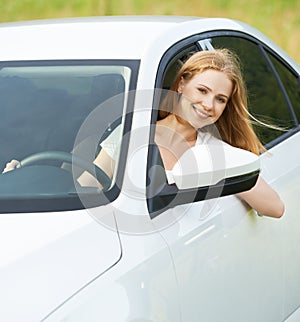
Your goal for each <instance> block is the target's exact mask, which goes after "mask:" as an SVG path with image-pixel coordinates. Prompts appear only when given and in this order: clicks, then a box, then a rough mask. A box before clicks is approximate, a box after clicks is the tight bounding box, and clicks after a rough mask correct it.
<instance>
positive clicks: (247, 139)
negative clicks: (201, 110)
mask: <svg viewBox="0 0 300 322" xmlns="http://www.w3.org/2000/svg"><path fill="white" fill-rule="evenodd" d="M208 69H213V70H216V71H220V72H223V73H225V74H226V75H227V77H228V78H229V79H230V80H231V81H232V85H233V89H232V94H231V97H230V99H229V100H228V102H227V105H226V107H225V109H224V111H223V113H222V115H221V116H220V118H219V119H218V120H217V121H216V122H215V126H216V127H217V130H218V131H219V135H220V136H221V139H222V140H223V141H225V142H227V143H229V144H231V145H233V146H235V147H238V148H242V149H244V150H248V151H251V152H253V153H255V154H259V153H261V152H263V151H265V148H264V146H263V144H262V143H261V142H260V140H259V139H258V137H257V136H256V134H255V132H254V130H253V127H252V122H251V115H250V113H249V111H248V102H247V101H248V100H247V90H246V86H245V82H244V79H243V77H242V72H241V68H240V63H239V59H238V57H237V56H236V55H235V54H234V53H233V52H231V51H230V50H228V49H217V50H215V51H200V52H197V53H195V54H193V55H192V56H191V57H190V58H189V59H188V60H187V61H186V62H185V63H184V64H183V65H182V67H181V68H180V70H179V72H178V73H177V75H176V78H175V80H174V82H173V84H172V86H171V88H170V91H171V92H170V94H169V95H167V96H166V98H165V100H164V101H163V102H162V105H161V106H160V117H162V118H164V117H166V116H167V115H168V114H170V113H173V108H174V107H175V106H176V104H178V95H179V94H178V95H177V93H175V92H177V90H178V87H179V83H180V80H181V79H183V80H184V81H189V80H191V79H192V78H193V77H194V76H195V75H196V74H198V73H202V72H204V71H206V70H208ZM172 93H173V95H172ZM174 93H175V95H174Z"/></svg>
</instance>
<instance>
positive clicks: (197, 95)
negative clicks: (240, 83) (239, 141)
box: [175, 69, 233, 129]
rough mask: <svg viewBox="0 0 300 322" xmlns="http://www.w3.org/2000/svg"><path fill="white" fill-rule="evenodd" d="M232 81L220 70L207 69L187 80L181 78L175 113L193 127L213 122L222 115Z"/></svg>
mask: <svg viewBox="0 0 300 322" xmlns="http://www.w3.org/2000/svg"><path fill="white" fill-rule="evenodd" d="M232 87H233V85H232V81H231V80H230V79H229V78H228V76H227V75H226V74H225V73H223V72H220V71H216V70H213V69H208V70H206V71H204V72H202V73H199V74H196V75H195V76H194V77H193V78H192V79H190V80H189V81H185V80H183V79H181V81H180V83H179V86H178V92H179V93H181V94H182V97H181V100H180V104H179V105H178V107H177V109H176V110H175V113H176V114H178V115H179V116H180V117H181V118H182V119H183V120H185V121H187V122H188V123H189V124H191V125H192V126H193V127H194V128H196V129H199V128H201V127H204V126H206V125H209V124H213V123H215V122H216V121H217V120H218V119H219V117H220V116H221V115H222V113H223V111H224V109H225V107H226V105H227V102H228V100H229V99H230V96H231V93H232Z"/></svg>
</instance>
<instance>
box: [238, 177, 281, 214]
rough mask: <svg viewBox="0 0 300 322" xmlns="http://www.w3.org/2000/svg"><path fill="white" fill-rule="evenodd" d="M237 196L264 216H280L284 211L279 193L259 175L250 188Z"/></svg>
mask: <svg viewBox="0 0 300 322" xmlns="http://www.w3.org/2000/svg"><path fill="white" fill-rule="evenodd" d="M238 196H239V197H240V198H241V199H243V200H245V201H246V202H247V203H248V204H249V205H250V206H251V207H252V208H253V209H255V210H256V211H257V212H258V213H260V214H262V215H264V216H269V217H275V218H280V217H281V216H282V215H283V213H284V203H283V202H282V200H281V199H280V197H279V195H278V194H277V192H276V191H275V190H273V189H272V188H271V187H270V186H269V185H268V184H267V183H266V182H265V180H264V179H263V178H261V177H260V176H259V177H258V180H257V182H256V184H255V186H254V187H253V188H252V189H250V190H249V191H245V192H241V193H239V194H238Z"/></svg>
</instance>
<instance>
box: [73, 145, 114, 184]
mask: <svg viewBox="0 0 300 322" xmlns="http://www.w3.org/2000/svg"><path fill="white" fill-rule="evenodd" d="M93 163H94V164H95V165H96V166H97V167H99V168H100V169H101V170H103V171H104V172H105V173H106V174H107V175H108V176H109V177H110V178H112V176H113V172H114V168H115V161H114V160H113V159H112V158H111V157H110V156H109V155H108V153H107V152H106V151H105V150H104V149H102V150H101V151H100V153H99V154H98V155H97V157H96V159H95V160H94V162H93ZM77 181H78V183H79V184H80V185H81V186H82V187H98V188H100V189H102V186H101V185H100V184H99V182H98V181H97V180H96V178H94V177H93V176H92V175H91V174H89V173H88V172H87V171H85V172H83V173H82V175H81V176H80V177H78V179H77ZM100 183H101V182H100Z"/></svg>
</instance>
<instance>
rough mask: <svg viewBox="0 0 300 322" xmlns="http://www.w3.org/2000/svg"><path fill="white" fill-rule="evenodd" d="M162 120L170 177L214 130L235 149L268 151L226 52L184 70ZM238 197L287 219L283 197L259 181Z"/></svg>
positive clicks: (209, 54) (195, 59) (204, 54)
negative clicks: (181, 160)
mask: <svg viewBox="0 0 300 322" xmlns="http://www.w3.org/2000/svg"><path fill="white" fill-rule="evenodd" d="M172 93H176V94H175V95H174V94H172ZM160 116H161V120H159V121H158V122H157V130H156V135H155V141H156V143H157V145H158V146H159V149H160V152H161V156H162V160H163V163H164V166H165V169H166V171H169V170H171V169H172V168H173V166H174V165H175V163H176V161H177V160H178V159H179V157H180V156H181V155H182V153H183V152H184V151H186V149H188V148H189V147H192V146H194V145H196V144H201V142H203V140H204V139H205V138H206V139H207V135H205V133H206V129H207V128H209V127H212V126H213V125H214V126H215V128H216V129H217V131H218V133H219V135H220V137H221V139H222V140H223V141H225V142H227V143H229V144H230V145H232V146H235V147H238V148H242V149H245V150H248V151H251V152H253V153H255V154H257V155H258V154H259V153H260V152H263V151H264V150H265V149H264V147H263V145H262V143H261V142H260V141H259V139H258V138H257V136H256V134H255V132H254V131H253V128H252V125H251V122H250V116H249V112H248V108H247V95H246V88H245V85H244V81H243V78H242V74H241V70H240V67H239V62H238V59H237V57H236V56H235V55H234V54H233V53H232V52H230V51H229V50H226V49H222V50H221V49H220V50H215V51H201V52H198V53H196V54H194V55H192V56H191V57H190V58H189V59H188V60H187V61H186V62H185V63H184V64H183V66H182V67H181V69H180V71H179V72H178V74H177V77H176V79H175V80H174V82H173V85H172V87H171V92H170V93H169V95H167V97H166V99H165V100H164V101H163V104H162V106H161V111H160ZM199 157H200V158H201V156H199ZM238 196H239V197H240V198H241V199H243V200H244V201H246V202H247V203H248V204H249V205H250V206H251V207H252V208H254V209H255V210H256V211H257V212H258V213H260V214H263V215H265V216H270V217H277V218H279V217H281V216H282V215H283V213H284V204H283V202H282V201H281V199H280V197H279V196H278V194H277V193H276V192H275V191H274V190H273V189H272V188H271V187H270V186H269V185H268V184H267V183H266V182H265V181H264V180H263V179H262V178H261V177H259V179H258V181H257V183H256V185H255V186H254V187H253V188H252V189H251V190H249V191H246V192H243V193H240V194H239V195H238Z"/></svg>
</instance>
